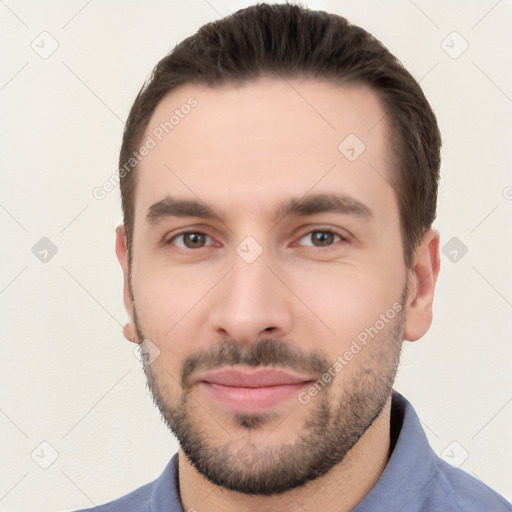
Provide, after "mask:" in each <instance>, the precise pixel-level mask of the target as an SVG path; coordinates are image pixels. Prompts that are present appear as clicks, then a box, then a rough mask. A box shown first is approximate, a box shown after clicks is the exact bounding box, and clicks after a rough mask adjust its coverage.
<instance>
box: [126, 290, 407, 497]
mask: <svg viewBox="0 0 512 512" xmlns="http://www.w3.org/2000/svg"><path fill="white" fill-rule="evenodd" d="M406 300H407V288H405V289H404V291H403V294H402V301H401V306H402V307H401V310H400V311H399V312H398V313H397V314H396V316H395V317H394V318H393V319H392V320H390V321H389V323H387V324H386V326H385V327H384V328H383V329H381V330H380V331H379V332H378V334H377V335H375V337H373V338H372V340H371V341H369V343H368V345H367V346H365V347H363V348H362V350H361V353H358V354H357V355H355V356H354V361H351V362H349V363H348V364H350V365H357V367H356V366H354V367H353V368H351V372H350V373H348V375H345V376H344V380H343V383H342V387H341V388H340V390H339V391H338V393H337V394H336V393H335V387H334V386H333V384H334V383H335V382H336V381H337V379H336V378H334V379H332V381H331V382H330V383H329V384H326V385H325V387H323V389H322V390H321V391H319V392H318V394H317V395H316V396H315V397H314V399H312V400H311V401H310V402H309V403H308V404H307V407H309V409H310V410H309V413H308V416H307V418H306V419H305V420H304V421H303V422H302V424H301V425H300V424H299V426H298V427H297V429H296V432H290V436H288V438H289V439H291V438H292V437H294V438H295V440H294V441H293V442H283V443H281V444H279V445H276V446H264V445H262V444H261V443H258V442H257V441H255V443H252V442H250V441H249V440H248V439H247V438H248V437H250V436H251V434H252V433H255V432H256V433H258V432H259V433H261V432H262V431H263V427H264V426H265V425H268V424H269V423H271V422H275V421H276V419H279V416H278V414H277V413H276V412H274V411H271V412H263V413H261V412H259V413H254V414H252V413H251V414H247V413H243V414H242V413H233V414H232V418H231V419H232V421H233V422H234V423H235V424H236V425H237V426H238V428H239V429H242V430H243V431H245V432H246V433H247V436H243V435H242V436H239V435H238V434H237V435H236V436H230V435H229V434H226V439H225V440H224V441H222V442H219V440H218V439H217V438H215V437H212V436H211V435H210V433H209V426H208V422H210V424H213V423H214V422H215V421H216V420H215V419H214V418H213V417H212V416H210V415H208V414H206V421H203V422H202V423H201V421H200V418H198V411H199V413H200V414H201V413H202V414H203V416H204V411H201V410H200V409H201V408H203V409H204V407H203V406H202V405H201V404H200V403H199V402H198V401H197V400H196V399H195V398H194V397H193V396H191V386H192V384H191V382H192V378H193V376H194V374H195V373H197V371H202V370H209V369H214V368H219V367H221V366H233V365H249V366H253V367H257V366H267V367H268V366H274V367H278V368H288V369H291V370H298V371H306V372H309V374H311V375H318V376H319V379H321V376H322V375H323V374H324V373H325V372H326V371H327V370H328V369H329V368H330V367H332V365H333V364H332V361H331V362H330V363H329V360H328V359H327V358H326V357H325V355H323V354H322V353H321V352H319V351H317V350H314V351H311V352H304V351H302V350H301V349H299V348H298V347H297V346H295V345H293V344H291V343H285V342H283V341H280V340H273V339H270V338H265V339H261V340H260V341H259V342H258V343H255V344H250V345H248V344H244V345H242V344H239V343H237V342H235V341H233V340H225V341H221V342H219V343H217V344H216V345H214V346H213V347H212V348H211V349H208V350H202V351H198V352H195V353H193V354H192V355H190V356H188V357H186V358H185V359H184V360H183V362H182V365H181V382H178V383H179V384H180V385H181V396H180V398H177V399H174V400H173V399H172V398H171V393H170V392H169V391H168V390H169V384H172V381H173V380H174V381H176V380H177V379H175V378H174V377H173V376H172V375H171V374H170V373H169V372H168V371H167V370H165V369H163V370H161V371H160V370H159V371H157V370H154V369H153V368H151V366H144V372H145V374H146V377H147V383H148V387H149V390H150V391H151V394H152V396H153V400H154V402H155V404H156V405H157V406H158V408H159V409H160V412H161V414H162V417H163V419H164V421H165V423H166V424H167V425H168V427H169V428H170V430H171V431H172V432H173V433H174V435H175V436H176V438H177V440H178V442H179V444H180V447H181V449H182V450H183V452H184V453H185V455H186V456H187V458H188V460H189V461H190V463H191V464H192V465H193V466H194V467H195V469H196V470H197V471H198V472H199V473H200V474H201V475H203V476H204V477H205V478H206V479H208V480H209V481H210V482H211V483H213V484H215V485H217V486H221V487H224V488H226V489H229V490H232V491H236V492H239V493H243V494H248V495H261V496H270V495H273V494H279V493H283V492H286V491H289V490H291V489H295V488H297V487H300V486H303V485H304V484H306V483H307V482H309V481H312V480H315V479H317V478H319V477H321V476H323V475H325V474H326V473H327V472H328V471H330V470H331V469H332V468H333V467H334V466H335V465H337V464H339V463H340V462H342V461H343V459H344V457H345V456H346V454H347V453H348V452H349V451H350V450H351V448H352V447H353V446H354V445H355V444H356V443H357V442H358V441H359V439H360V438H361V437H362V436H363V434H364V433H365V432H366V431H367V430H368V428H369V427H370V426H371V425H372V424H373V422H374V421H375V420H376V419H377V418H378V417H379V415H380V414H381V412H382V410H383V408H384V407H385V405H386V403H387V401H388V399H389V397H390V396H391V393H392V391H393V389H392V388H393V383H394V381H395V377H396V372H397V369H398V364H399V360H400V352H401V347H402V341H403V334H404V328H405V314H406ZM134 320H135V325H136V328H137V334H138V336H139V339H140V340H144V339H146V337H145V336H144V334H143V332H142V328H141V324H140V322H139V320H138V317H137V314H136V311H135V318H134ZM343 351H345V349H343ZM359 358H361V359H359ZM344 372H346V369H345V368H343V369H342V370H341V372H340V373H341V374H343V373H344ZM302 406H303V407H305V406H306V405H302ZM289 414H291V413H289ZM281 421H284V420H281ZM274 428H277V427H274Z"/></svg>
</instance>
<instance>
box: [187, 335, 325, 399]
mask: <svg viewBox="0 0 512 512" xmlns="http://www.w3.org/2000/svg"><path fill="white" fill-rule="evenodd" d="M235 365H247V366H253V367H258V366H274V367H278V368H288V369H290V370H297V371H304V372H306V373H309V374H313V375H318V378H321V376H322V375H323V374H324V373H325V372H326V371H327V370H328V368H329V364H328V361H327V358H326V357H325V356H324V355H323V354H322V353H321V352H319V351H318V350H316V349H314V350H311V351H310V352H305V351H304V350H302V349H301V348H299V347H297V346H294V345H292V344H290V343H287V342H284V341H282V340H273V339H270V338H263V339H261V340H259V341H258V342H257V343H255V344H250V345H248V344H240V343H238V342H236V341H233V340H229V341H221V342H219V343H217V344H216V345H215V346H214V347H213V348H211V349H205V350H201V351H198V352H195V353H194V354H191V355H189V356H187V357H186V358H185V359H184V360H183V366H182V371H181V385H182V387H183V389H185V390H186V389H189V387H190V386H191V382H192V379H193V376H194V374H195V373H196V372H198V371H204V370H213V369H216V368H220V367H223V366H235Z"/></svg>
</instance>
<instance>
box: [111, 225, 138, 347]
mask: <svg viewBox="0 0 512 512" xmlns="http://www.w3.org/2000/svg"><path fill="white" fill-rule="evenodd" d="M116 254H117V259H118V260H119V263H120V265H121V269H122V271H123V300H124V308H125V310H126V313H127V314H128V316H129V317H130V321H129V322H128V323H127V324H126V325H125V326H124V328H123V334H124V336H125V338H126V339H128V340H129V341H131V342H132V343H138V342H139V341H138V336H137V331H136V329H135V323H134V321H133V318H134V313H133V299H132V292H131V288H130V265H129V263H128V247H127V245H126V234H125V229H124V226H123V224H120V225H119V226H117V228H116Z"/></svg>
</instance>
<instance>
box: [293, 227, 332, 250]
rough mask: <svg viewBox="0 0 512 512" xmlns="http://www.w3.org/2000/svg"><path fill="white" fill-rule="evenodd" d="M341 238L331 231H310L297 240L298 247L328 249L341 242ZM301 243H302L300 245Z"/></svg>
mask: <svg viewBox="0 0 512 512" xmlns="http://www.w3.org/2000/svg"><path fill="white" fill-rule="evenodd" d="M341 240H342V238H341V236H339V235H337V234H336V233H333V232H332V231H326V230H325V231H324V230H318V231H310V232H309V233H308V234H307V235H305V236H303V237H302V238H301V239H300V240H299V245H308V246H310V247H328V246H329V245H332V244H334V243H336V242H339V241H341ZM301 242H302V243H301Z"/></svg>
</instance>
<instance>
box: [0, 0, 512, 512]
mask: <svg viewBox="0 0 512 512" xmlns="http://www.w3.org/2000/svg"><path fill="white" fill-rule="evenodd" d="M250 3H251V2H245V1H237V2H234V1H226V0H208V1H206V0H190V1H189V2H187V3H185V2H178V1H164V0H153V1H146V2H142V1H128V2H126V1H123V2H121V0H107V1H103V2H100V1H99V0H93V1H89V2H87V1H86V0H72V1H67V2H64V1H60V2H57V1H47V2H36V1H22V0H19V1H16V0H5V1H1V2H0V16H1V18H0V23H1V29H0V38H1V44H2V47H3V52H2V55H3V65H2V68H1V70H0V104H1V105H0V108H1V111H0V118H1V119H2V123H1V128H0V129H1V133H0V145H1V146H0V154H1V161H2V165H1V166H0V173H1V183H2V185H1V188H0V230H1V240H2V243H1V247H2V251H1V252H0V258H1V260H0V269H1V273H0V310H1V315H2V319H1V326H2V330H1V331H2V332H1V347H2V357H1V358H0V377H1V384H2V385H1V387H0V432H1V433H2V435H1V436H0V453H1V454H2V465H1V469H0V510H1V511H35V510H37V511H38V512H45V511H50V510H51V511H56V510H71V509H74V508H81V507H86V506H92V505H93V504H100V503H103V502H105V501H107V500H110V499H113V498H116V497H118V496H120V495H122V494H124V493H126V492H128V491H131V490H133V489H134V488H136V487H138V486H139V485H142V484H144V483H146V482H148V481H150V480H152V479H153V478H155V477H157V476H158V475H159V474H160V472H161V471H162V470H163V468H164V466H165V464H166V463H167V461H168V460H169V458H170V457H171V455H172V454H173V453H174V452H175V451H176V442H175V440H174V439H173V437H172V436H171V434H170V433H169V432H168V431H167V429H166V428H165V427H164V425H163V424H162V422H161V420H160V417H159V414H158V413H157V411H156V410H155V408H154V407H153V405H152V403H151V400H150V398H149V395H148V392H147V391H146V388H145V380H144V377H143V373H142V370H141V368H140V363H139V361H138V360H137V359H136V358H135V356H134V354H133V345H132V344H130V343H128V342H127V341H125V339H124V338H123V336H122V334H121V328H122V325H123V323H124V321H125V318H126V317H125V313H124V310H123V306H122V300H121V283H122V280H121V272H120V269H119V268H118V264H117V260H116V259H115V255H114V228H115V226H116V224H117V223H118V222H119V220H120V205H119V193H118V190H117V189H116V190H114V191H112V192H110V193H109V194H108V195H107V197H106V198H105V199H103V200H102V201H99V200H97V199H95V198H94V197H93V195H92V191H93V189H94V188H95V187H97V186H100V185H102V184H103V183H104V182H105V181H106V180H108V179H109V177H110V176H111V175H112V173H114V172H115V171H116V163H117V156H118V151H119V146H120V141H121V133H122V129H123V121H124V119H125V118H126V116H127V113H128V109H129V107H130V106H131V103H132V101H133V99H134V96H135V94H136V93H137V91H138V90H139V88H140V86H141V84H142V82H143V80H144V79H145V78H146V77H147V75H148V73H149V72H150V70H151V68H152V67H153V65H154V64H155V63H156V62H157V61H158V60H159V59H160V58H161V57H162V56H163V55H164V54H165V53H166V52H167V51H169V50H170V49H171V48H172V47H173V46H174V45H175V44H176V43H177V42H179V41H180V40H181V39H183V38H184V37H186V36H188V35H190V34H191V33H193V32H195V31H196V30H197V28H198V27H199V26H200V25H202V24H203V23H205V22H208V21H211V20H214V19H216V18H218V17H219V16H221V15H226V14H228V13H230V12H232V11H234V10H236V9H237V8H241V7H244V6H246V5H249V4H250ZM305 3H306V4H307V5H308V6H310V7H312V8H324V9H327V10H332V11H334V12H337V13H339V14H342V15H344V16H346V17H348V18H349V19H350V20H352V21H354V22H355V23H358V24H360V25H362V26H363V27H365V28H366V29H368V30H370V31H371V32H372V33H374V34H375V35H376V36H377V37H379V38H380V39H381V40H382V41H383V42H384V43H385V44H386V45H387V46H388V47H389V48H390V49H391V50H392V51H393V52H394V53H395V54H396V55H397V56H398V57H399V58H400V59H401V60H402V61H403V62H404V64H405V65H406V67H408V68H409V69H410V70H411V72H412V73H413V74H414V75H415V76H416V77H417V78H418V79H420V80H421V84H422V86H423V87H424V90H425V92H426V94H427V96H428V97H429V99H430V101H431V103H432V105H433V107H434V109H435V111H436V113H437V115H438V118H439V122H440V125H441V129H442V133H443V137H444V148H443V168H442V174H443V179H442V184H441V190H440V203H439V216H438V221H437V222H436V227H437V228H438V229H439V230H440V232H441V236H442V245H443V246H444V244H446V243H447V242H448V241H449V240H450V239H451V238H452V237H457V239H458V240H459V241H460V242H457V241H456V242H455V243H458V244H459V245H460V243H463V244H464V245H465V246H466V247H467V249H468V251H467V254H465V255H462V252H461V251H460V249H456V250H458V252H457V254H456V256H457V261H455V262H453V261H451V259H453V257H454V253H453V252H452V254H450V251H453V248H451V246H448V248H447V249H446V250H445V252H446V254H443V256H442V271H441V277H440V280H439V285H438V290H437V300H436V305H435V321H434V325H433V327H432V329H431V330H430V332H429V334H428V335H427V336H425V337H424V338H423V339H422V340H421V341H419V342H417V343H414V344H407V346H406V348H405V353H404V356H403V365H402V368H401V370H400V374H399V379H398V382H397V386H396V387H397V389H398V390H399V391H401V392H402V393H404V394H405V395H406V396H407V397H408V398H409V399H410V400H411V401H412V402H413V404H414V406H415V408H416V410H417V412H418V414H419V416H420V418H421V420H422V422H423V423H424V425H425V428H426V431H427V434H428V436H429V439H430V441H431V443H432V446H433V448H434V449H435V450H436V452H437V453H439V454H442V455H443V456H444V457H445V458H447V460H450V461H451V462H452V463H455V464H462V465H461V467H462V468H463V469H464V470H466V471H468V472H470V473H472V474H474V475H476V476H477V477H478V478H480V479H482V480H484V481H485V482H486V483H488V484H489V485H490V486H492V487H494V488H495V489H496V490H497V491H499V492H500V493H502V494H503V495H504V496H505V497H507V498H508V499H509V500H511V499H512V481H511V480H510V460H511V455H512V453H511V450H512V428H511V424H512V386H511V372H510V362H511V355H512V348H511V347H512V340H511V336H510V333H511V331H512V273H511V270H510V254H511V251H512V242H511V240H512V237H511V236H510V233H511V230H510V221H511V218H512V175H511V171H510V169H511V156H512V155H511V145H512V144H511V140H512V129H511V123H510V119H511V115H512V74H511V69H512V68H511V66H510V52H511V35H510V33H511V30H510V27H511V26H512V3H511V2H510V0H502V1H499V2H496V0H479V1H476V0H473V1H464V2H463V1H451V2H446V1H442V0H436V1H429V2H427V1H425V0H415V1H414V2H413V1H412V0H393V1H368V0H365V1H361V0H359V1H357V0H353V1H336V2H335V1H327V0H326V1H309V2H305ZM43 31H46V32H47V33H48V34H43V35H40V34H41V33H42V32H43ZM454 31H456V32H457V34H453V32H454ZM443 41H444V43H443ZM56 44H58V48H57V49H56V50H55V51H54V53H53V54H51V55H48V53H49V52H50V51H51V50H52V49H53V48H52V45H54V46H55V45H56ZM31 45H32V46H31ZM466 45H469V46H468V48H467V49H466V50H465V51H464V52H463V53H461V52H462V51H463V50H464V49H465V47H466ZM42 57H46V58H42ZM455 57H456V58H455ZM43 237H47V238H48V239H50V240H51V242H52V243H53V244H54V245H55V247H56V248H57V253H56V254H55V255H53V256H52V254H51V252H49V253H48V254H45V253H44V252H43V253H42V254H41V251H44V250H48V249H47V247H46V246H45V245H44V244H45V243H46V244H47V243H48V242H45V241H43V242H39V241H40V239H41V238H43ZM38 242H39V243H40V244H43V245H42V246H36V249H38V250H34V252H35V253H36V254H34V253H33V252H32V248H33V247H34V246H35V245H36V243H38ZM452 243H454V242H452ZM41 247H43V249H41ZM45 247H46V249H45ZM36 255H38V256H39V258H41V257H42V258H44V256H45V255H46V258H47V260H48V261H46V262H44V261H40V259H39V258H38V257H36ZM42 442H44V443H47V444H43V445H41V443H42ZM466 457H467V458H466ZM54 459H55V460H54ZM464 459H465V460H464ZM46 465H48V466H49V467H48V468H47V469H43V467H41V466H46Z"/></svg>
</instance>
